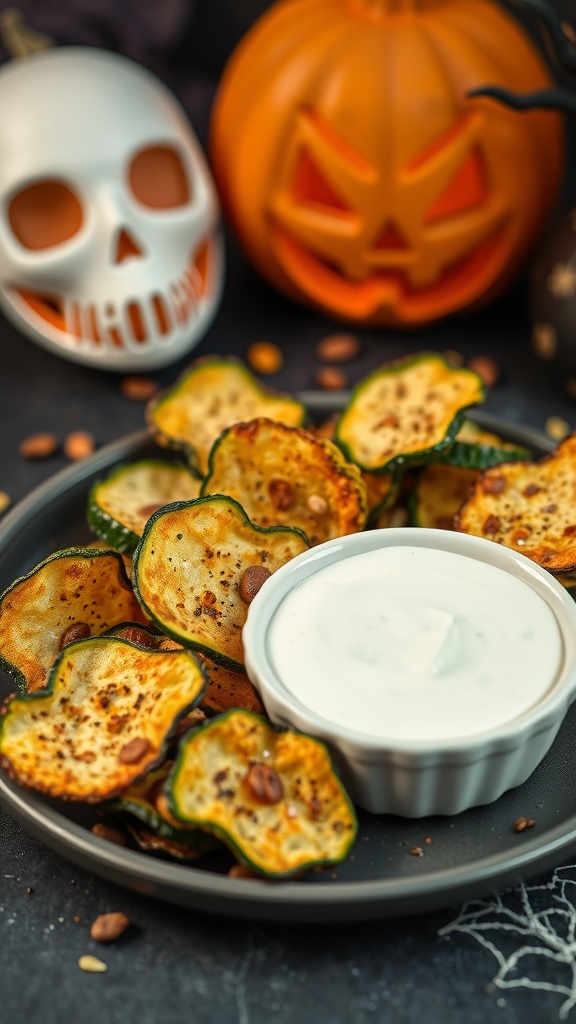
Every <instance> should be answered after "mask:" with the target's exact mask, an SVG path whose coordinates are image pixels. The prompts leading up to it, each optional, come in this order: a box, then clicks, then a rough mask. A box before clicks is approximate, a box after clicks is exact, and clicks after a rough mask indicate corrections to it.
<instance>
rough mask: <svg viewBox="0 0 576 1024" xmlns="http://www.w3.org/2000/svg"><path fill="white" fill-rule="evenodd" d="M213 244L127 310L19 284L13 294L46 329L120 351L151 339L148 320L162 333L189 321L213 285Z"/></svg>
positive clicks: (10, 293)
mask: <svg viewBox="0 0 576 1024" xmlns="http://www.w3.org/2000/svg"><path fill="white" fill-rule="evenodd" d="M212 247H213V241H212V239H208V240H207V241H205V242H203V243H202V245H200V247H199V248H198V249H197V250H196V251H195V252H194V253H193V254H192V256H191V257H190V260H189V262H188V265H187V267H186V269H185V270H184V273H183V274H182V275H181V276H180V278H179V279H178V281H176V282H174V283H173V284H171V285H170V286H169V287H168V288H167V289H165V290H164V291H163V292H161V291H159V290H158V291H154V292H152V293H151V294H150V295H149V296H146V297H145V298H142V299H139V300H136V299H133V300H131V301H130V302H128V303H126V305H125V306H124V308H122V307H121V306H119V307H118V308H117V309H116V308H114V307H112V306H110V305H109V304H102V303H100V304H96V303H93V302H92V303H80V302H76V301H65V300H64V297H63V296H61V295H58V294H53V293H52V294H48V293H46V292H36V291H32V290H31V289H27V288H20V287H18V286H17V285H13V286H11V287H10V288H8V289H7V294H8V296H9V298H10V299H11V301H12V303H13V305H15V306H17V307H19V308H20V310H21V312H22V313H25V314H26V315H27V316H28V317H29V314H30V312H32V313H33V314H34V317H35V318H37V319H39V320H41V321H42V322H43V327H44V329H46V328H48V329H49V328H52V329H55V330H56V332H57V333H58V334H62V335H66V336H67V337H68V338H72V339H73V340H75V341H76V342H88V343H91V344H92V345H94V346H98V345H102V344H106V345H112V346H113V347H114V348H118V349H120V348H124V347H125V346H126V345H127V344H128V345H130V344H133V343H134V342H136V343H139V344H142V343H145V342H148V341H150V336H149V331H148V329H147V322H148V319H147V318H149V322H150V323H151V324H153V325H154V328H155V331H156V332H157V333H158V334H159V335H161V336H162V337H167V336H168V335H170V334H172V333H174V332H175V331H176V330H178V329H180V328H182V327H184V326H185V325H186V324H187V323H188V321H189V320H190V318H191V317H192V316H193V314H194V312H195V310H196V307H197V304H198V302H199V300H200V299H202V298H204V296H205V295H206V294H207V292H208V290H209V288H210V282H211V278H212V273H211V266H212V260H211V255H212ZM123 314H124V315H123ZM120 321H121V322H120Z"/></svg>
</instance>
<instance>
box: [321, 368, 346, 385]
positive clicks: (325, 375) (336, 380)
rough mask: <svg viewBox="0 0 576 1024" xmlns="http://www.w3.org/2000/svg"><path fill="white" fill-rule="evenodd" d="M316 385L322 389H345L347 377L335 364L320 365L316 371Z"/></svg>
mask: <svg viewBox="0 0 576 1024" xmlns="http://www.w3.org/2000/svg"><path fill="white" fill-rule="evenodd" d="M315 380H316V385H317V387H319V388H322V390H323V391H345V389H346V388H347V387H348V378H347V376H346V374H345V373H344V371H343V370H338V369H337V368H336V367H335V366H321V367H320V369H319V370H318V371H317V373H316V377H315Z"/></svg>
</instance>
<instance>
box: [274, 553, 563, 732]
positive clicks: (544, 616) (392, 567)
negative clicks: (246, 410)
mask: <svg viewBox="0 0 576 1024" xmlns="http://www.w3.org/2000/svg"><path fill="white" fill-rule="evenodd" d="M267 647H268V656H269V658H270V661H271V663H272V665H273V667H274V670H275V672H276V674H277V675H278V677H279V679H280V680H281V682H282V684H283V686H284V687H285V688H286V690H288V691H289V692H290V693H291V694H292V695H293V697H295V698H296V699H297V700H298V701H299V702H300V703H301V704H302V705H304V706H305V707H307V708H309V709H310V710H312V711H314V712H316V713H317V714H318V715H320V716H321V717H322V718H324V719H325V720H326V721H328V722H331V723H333V724H336V725H338V726H341V727H343V728H346V729H350V730H354V731H356V732H360V733H363V734H364V735H367V736H373V737H377V738H382V739H388V738H390V739H402V740H415V741H418V740H446V739H451V738H455V737H464V736H471V735H475V734H477V733H480V732H484V731H485V730H487V729H490V728H493V727H495V726H499V725H503V724H504V723H506V722H509V721H511V720H512V719H514V718H516V717H517V716H518V715H521V714H522V713H523V712H524V711H527V710H528V709H529V708H531V707H533V706H534V705H535V704H536V703H538V701H540V700H541V699H542V698H543V697H544V696H545V694H546V693H547V692H549V690H550V689H551V687H552V686H553V684H554V681H555V679H556V677H557V675H558V672H559V670H560V667H561V664H562V658H563V644H562V638H561V633H560V629H559V626H558V623H557V621H556V618H555V616H554V614H553V612H552V610H551V609H550V607H549V605H548V603H547V602H546V601H545V600H544V598H542V597H540V596H539V595H538V594H537V593H536V592H535V590H532V588H531V587H530V586H529V585H528V584H527V583H525V582H523V581H522V580H520V579H518V578H516V577H515V576H513V575H512V574H511V573H509V572H506V571H505V570H503V569H500V568H497V567H496V566H493V565H488V564H486V563H484V562H481V561H478V560H477V559H475V558H472V557H468V556H466V555H461V554H456V553H452V552H447V551H441V550H435V549H432V548H430V549H429V548H422V547H411V546H404V545H402V546H397V547H382V548H379V549H377V550H375V551H370V552H367V553H360V554H351V555H350V556H349V557H345V558H342V559H340V560H339V561H336V562H334V563H332V564H331V565H327V566H324V567H323V568H320V569H319V570H318V571H317V572H315V573H313V574H312V575H310V576H308V577H307V578H306V579H305V580H304V581H303V582H302V583H300V584H298V585H297V586H295V587H294V588H293V589H292V590H291V591H290V592H289V593H288V594H287V596H286V597H285V598H284V599H283V600H282V602H281V603H280V605H279V606H278V608H277V610H276V611H275V613H274V615H273V617H272V620H271V623H270V626H269V630H268V636H267Z"/></svg>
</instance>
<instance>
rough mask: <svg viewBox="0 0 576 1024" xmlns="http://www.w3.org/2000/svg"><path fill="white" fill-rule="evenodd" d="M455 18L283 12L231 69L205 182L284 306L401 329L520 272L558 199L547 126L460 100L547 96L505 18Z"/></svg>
mask: <svg viewBox="0 0 576 1024" xmlns="http://www.w3.org/2000/svg"><path fill="white" fill-rule="evenodd" d="M399 6H400V7H402V5H401V4H400V5H399ZM469 6H470V7H471V8H472V9H471V10H468V9H467V10H466V12H465V14H466V17H465V18H464V17H458V14H457V12H458V11H460V12H461V8H462V4H461V0H435V2H429V3H428V4H422V5H421V8H420V7H418V9H417V6H416V4H415V3H412V4H410V3H409V2H408V0H406V2H405V4H404V8H403V10H402V11H401V12H400V13H398V5H397V6H396V7H395V8H394V10H395V12H396V13H392V5H391V4H387V3H386V2H385V0H381V2H380V4H376V5H373V6H372V7H368V5H367V4H363V3H361V2H360V0H357V2H356V4H355V5H354V4H351V3H348V4H347V3H345V2H344V0H332V3H331V4H330V3H328V4H327V3H326V2H325V0H323V3H321V2H320V0H294V2H292V3H291V4H290V5H280V6H279V7H278V8H277V12H276V15H275V16H274V13H273V12H272V13H271V14H269V15H268V16H267V18H266V19H265V20H264V22H263V23H262V24H261V26H260V27H259V26H258V25H257V26H256V27H255V29H253V30H252V33H251V34H250V36H249V37H248V38H247V40H246V41H245V43H244V44H243V48H241V49H240V52H239V53H238V54H237V55H236V56H235V58H234V59H233V61H232V63H231V66H230V68H229V71H228V72H227V73H226V74H225V76H224V79H223V83H222V85H221V89H220V93H219V96H218V98H217V103H216V107H215V114H214V120H213V131H212V154H213V162H214V166H215V171H216V176H217V180H218V182H219V185H220V189H221V194H222V197H223V201H224V204H225V208H226V209H227V212H228V214H229V216H230V217H231V219H232V222H233V224H234V226H235V228H236V230H237V232H238V234H239V236H240V238H241V240H242V242H243V244H244V245H245V247H246V250H247V252H248V254H249V256H250V257H251V258H252V259H253V261H254V262H255V264H256V266H257V267H258V268H259V269H260V270H261V271H262V273H264V274H265V276H267V277H268V278H269V279H270V280H271V281H272V282H273V283H274V284H276V285H277V286H279V287H280V288H282V289H283V290H284V291H286V292H288V293H289V294H290V295H292V296H293V297H295V298H299V299H301V300H305V301H308V302H312V303H314V304H315V305H317V306H319V307H321V308H322V309H323V310H325V311H328V312H329V313H332V314H335V315H336V316H338V317H341V318H344V319H347V320H352V321H358V322H367V323H382V324H400V325H410V324H415V323H421V322H425V321H430V320H433V319H435V318H437V317H440V316H443V315H445V314H448V313H451V312H454V311H456V310H459V309H463V308H466V307H467V306H469V305H472V304H477V303H479V302H481V301H486V300H487V299H488V298H490V297H492V295H493V294H495V293H496V291H497V290H499V289H500V288H502V287H503V286H504V285H505V284H506V283H507V281H508V280H509V279H510V277H511V276H512V274H513V273H514V272H515V271H516V270H517V269H518V267H519V266H520V264H521V262H522V260H523V259H524V258H525V255H526V252H527V249H528V247H529V246H530V244H531V242H532V241H533V240H534V237H535V235H536V233H537V231H538V230H539V228H540V226H541V224H542V221H543V219H544V217H545V216H546V214H547V213H548V211H549V208H550V204H551V202H552V200H553V198H554V197H555V195H556V190H557V187H558V182H559V177H560V170H561V165H562V139H561V132H560V128H559V122H558V120H556V119H555V118H554V115H552V118H551V117H550V115H542V114H538V113H536V114H534V115H533V114H530V115H527V116H528V117H531V118H532V117H534V120H533V121H531V122H530V123H528V122H527V120H526V119H525V116H523V117H522V118H519V117H518V115H517V114H513V113H511V112H510V111H505V110H503V109H502V108H499V107H498V106H497V105H496V104H494V103H491V102H490V101H487V100H485V99H478V100H474V101H471V100H468V99H467V98H466V94H467V92H468V91H469V90H470V89H472V88H474V86H475V85H478V84H479V82H480V81H481V80H483V81H484V82H485V81H488V80H490V81H495V80H502V78H503V77H504V78H507V79H508V80H514V81H519V80H522V82H523V86H525V87H528V85H529V86H530V87H531V88H535V87H537V86H538V85H541V84H543V83H545V82H546V81H547V78H546V75H545V72H544V71H543V70H542V68H541V66H540V64H539V61H538V58H537V56H536V55H535V54H534V53H533V52H532V49H531V48H530V45H529V44H528V42H527V41H526V40H525V39H524V37H523V36H522V35H521V34H520V31H519V29H518V28H517V27H516V26H515V25H514V24H513V23H512V22H511V21H510V19H508V18H507V17H506V16H505V15H504V14H503V13H502V12H501V11H499V10H497V9H496V8H495V7H493V6H492V5H491V4H490V3H487V2H485V0H469ZM320 7H322V9H323V11H324V12H325V21H322V20H321V17H320V16H319V10H320ZM310 8H313V9H314V10H315V15H314V18H315V21H314V25H313V26H310V25H309V26H308V27H309V28H310V32H311V36H310V38H309V39H308V40H307V42H303V41H302V40H303V35H302V33H303V25H306V23H307V21H309V19H311V15H310ZM389 8H390V10H389ZM368 11H370V12H371V14H370V17H368V14H367V12H368ZM455 12H456V14H455ZM446 15H448V16H449V17H448V19H446ZM298 19H300V21H301V22H303V25H302V26H301V27H300V28H298V26H297V25H296V21H297V20H298ZM445 19H446V20H445ZM450 19H451V24H448V22H449V21H450ZM424 22H425V28H426V31H425V32H424V31H422V28H423V26H424ZM479 26H481V27H479ZM291 32H292V33H293V35H294V45H293V46H291V45H290V33H291ZM276 33H277V34H278V39H277V38H276ZM314 33H315V35H314ZM431 38H433V42H431ZM283 40H284V41H283ZM296 44H298V45H296ZM383 69H385V71H384V70H383ZM249 93H251V94H252V102H251V103H248V102H247V100H248V94H249ZM242 98H243V100H244V103H245V106H244V111H243V115H242V116H240V103H241V102H242ZM543 147H544V148H543Z"/></svg>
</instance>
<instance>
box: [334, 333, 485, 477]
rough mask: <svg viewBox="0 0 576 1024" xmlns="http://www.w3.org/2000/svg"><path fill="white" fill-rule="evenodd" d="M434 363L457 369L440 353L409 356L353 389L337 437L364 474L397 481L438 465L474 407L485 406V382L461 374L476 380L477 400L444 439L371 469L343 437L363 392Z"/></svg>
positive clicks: (462, 411)
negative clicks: (380, 380) (417, 468)
mask: <svg viewBox="0 0 576 1024" xmlns="http://www.w3.org/2000/svg"><path fill="white" fill-rule="evenodd" d="M430 360H433V361H434V362H436V363H438V364H440V365H441V366H442V367H444V368H445V369H446V370H452V369H453V368H452V367H450V365H449V364H448V363H447V362H446V360H445V359H443V358H442V357H441V356H439V355H438V354H437V353H435V352H419V353H416V354H415V355H414V356H409V357H406V358H405V359H399V360H397V361H396V362H393V363H388V364H386V365H385V366H383V367H381V368H380V369H377V370H375V371H374V372H373V373H371V374H369V375H368V376H367V377H365V378H363V379H362V380H361V381H359V382H358V384H356V386H355V387H354V388H353V389H352V392H351V395H350V399H349V401H348V403H347V405H346V408H345V409H344V410H343V412H342V414H341V416H340V418H339V420H338V422H337V424H336V429H335V435H334V441H335V443H336V444H337V445H338V447H339V448H340V449H341V450H342V452H343V453H344V455H345V456H346V458H347V459H348V460H349V461H350V462H353V463H355V464H356V465H357V466H359V467H360V469H362V470H364V471H365V472H369V473H375V474H379V473H392V474H393V475H394V476H395V477H396V476H397V474H402V473H403V472H404V471H405V470H407V469H409V468H410V467H412V466H422V465H426V464H427V463H428V462H433V461H437V460H438V457H439V456H440V455H441V453H442V452H444V451H447V450H449V449H451V448H452V446H453V444H454V440H455V438H456V435H457V434H458V432H459V430H460V429H461V427H462V424H463V422H464V419H465V417H466V413H467V412H468V410H469V409H470V408H471V407H472V406H474V405H476V404H478V403H479V402H483V401H484V399H485V397H486V386H485V384H484V382H483V381H482V379H481V378H480V377H479V376H478V374H476V373H474V372H473V371H472V370H466V371H459V372H466V374H468V375H469V376H470V378H473V379H474V383H475V384H476V385H477V396H476V398H475V399H473V400H471V401H470V402H467V403H466V404H465V405H463V406H461V407H460V408H459V409H458V410H457V411H456V412H455V414H454V416H453V418H452V420H451V422H450V423H449V425H448V427H447V429H446V430H445V433H444V435H443V436H442V437H441V438H440V439H439V440H438V441H437V442H436V443H435V444H432V445H429V446H427V447H423V448H421V449H419V450H417V451H414V452H401V453H399V454H397V455H394V456H392V457H391V458H389V459H388V460H387V461H386V462H384V463H383V464H382V465H380V466H368V465H366V464H365V463H363V462H362V461H361V460H360V459H359V458H358V457H357V455H356V453H355V452H354V449H353V446H352V445H351V444H350V443H349V442H348V441H346V440H345V439H344V438H343V437H342V430H343V427H344V426H345V424H346V418H347V416H348V415H349V413H350V411H351V410H353V409H354V406H355V404H356V402H357V400H358V399H359V398H360V396H361V395H362V394H363V392H364V391H365V390H366V389H367V388H369V387H370V386H371V385H372V384H373V383H374V381H376V380H378V378H380V377H383V376H394V375H400V374H401V373H403V372H404V371H405V370H407V369H410V367H412V366H416V365H418V364H419V363H423V362H426V361H430Z"/></svg>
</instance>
